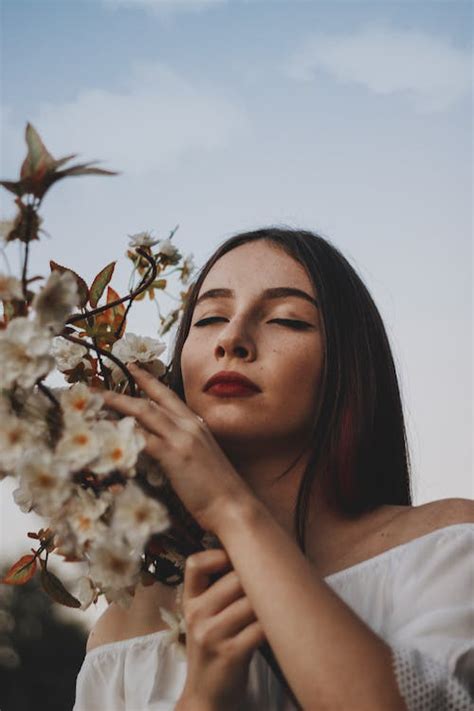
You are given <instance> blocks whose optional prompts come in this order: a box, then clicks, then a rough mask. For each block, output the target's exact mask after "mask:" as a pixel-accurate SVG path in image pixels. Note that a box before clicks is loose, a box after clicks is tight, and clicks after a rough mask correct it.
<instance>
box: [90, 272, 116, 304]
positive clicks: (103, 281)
mask: <svg viewBox="0 0 474 711" xmlns="http://www.w3.org/2000/svg"><path fill="white" fill-rule="evenodd" d="M116 264H117V262H111V263H110V264H108V265H107V266H106V267H104V268H103V269H102V271H100V272H99V273H98V274H97V276H96V277H95V279H94V281H93V282H92V286H91V288H90V299H89V303H90V305H91V306H92V308H93V309H95V307H96V306H97V304H98V302H99V299H100V297H101V296H102V294H103V293H104V289H105V287H106V286H107V284H108V283H109V281H110V280H111V279H112V274H113V273H114V269H115V265H116Z"/></svg>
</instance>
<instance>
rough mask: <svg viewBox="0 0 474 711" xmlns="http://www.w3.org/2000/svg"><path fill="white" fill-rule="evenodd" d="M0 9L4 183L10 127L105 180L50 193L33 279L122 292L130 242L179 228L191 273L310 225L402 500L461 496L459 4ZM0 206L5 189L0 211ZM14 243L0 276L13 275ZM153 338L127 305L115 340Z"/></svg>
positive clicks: (300, 2) (468, 143)
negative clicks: (81, 282)
mask: <svg viewBox="0 0 474 711" xmlns="http://www.w3.org/2000/svg"><path fill="white" fill-rule="evenodd" d="M0 12H1V17H0V19H1V36H0V40H1V44H0V61H1V70H0V72H1V73H0V79H1V86H0V90H1V97H0V98H1V107H2V111H1V131H0V151H1V153H0V173H1V176H2V179H17V177H18V174H19V168H20V165H21V162H22V161H23V158H24V156H25V154H26V144H25V140H24V131H25V127H26V123H27V122H28V121H30V122H31V123H32V124H33V125H34V126H35V128H36V129H37V131H38V132H39V133H40V135H41V137H42V139H43V141H44V143H45V144H46V146H47V148H48V150H49V151H50V153H52V155H53V156H54V157H55V158H59V157H62V156H65V155H68V154H71V153H77V154H78V159H77V160H80V161H81V162H85V161H93V160H97V161H100V164H99V165H100V167H103V168H106V169H109V170H116V171H119V172H120V175H118V176H114V177H95V176H93V177H81V178H74V179H72V178H71V179H69V180H64V181H62V182H60V183H58V184H56V185H55V186H54V187H53V188H52V189H51V190H50V192H49V193H48V195H47V196H46V198H45V200H44V203H43V206H42V209H41V213H40V214H41V216H42V217H43V220H44V223H43V227H44V229H45V230H46V231H47V232H48V234H49V237H43V238H42V239H41V241H40V242H35V243H34V244H32V246H31V260H30V269H31V274H39V275H47V274H48V273H49V266H48V263H49V259H54V260H55V261H56V262H59V263H61V264H64V265H66V266H69V267H71V268H73V269H75V270H76V271H77V272H79V273H80V274H81V275H82V276H83V277H84V278H85V279H86V280H87V281H89V283H90V281H91V280H92V278H93V277H94V276H95V274H96V273H97V272H98V271H99V269H100V268H101V267H103V266H105V265H106V264H107V263H109V262H110V261H112V260H116V259H117V260H118V263H117V267H116V272H115V275H114V279H113V281H112V286H113V287H114V288H115V289H116V290H117V291H119V293H124V292H125V291H126V286H127V284H128V278H129V275H130V262H129V261H128V260H127V259H126V257H125V252H126V249H127V245H128V235H130V234H135V233H137V232H141V231H144V230H149V231H151V232H152V234H153V235H155V236H156V237H160V238H162V239H165V238H166V237H168V236H169V234H170V233H171V231H172V230H173V229H174V228H175V227H176V225H179V228H178V230H177V232H176V234H175V235H174V237H173V242H174V243H175V244H176V245H177V246H178V247H179V248H180V250H181V251H182V253H183V254H184V255H187V254H192V255H193V257H194V261H195V263H196V265H197V266H198V267H199V266H201V265H202V264H203V263H204V261H205V260H206V259H207V257H208V256H210V254H211V253H212V252H213V251H214V249H215V248H216V247H217V246H218V245H219V244H220V243H221V242H223V241H224V240H225V239H226V238H228V237H229V236H231V235H232V234H235V233H237V232H240V231H244V230H249V229H257V228H259V227H263V226H270V225H274V226H290V227H297V228H302V229H309V230H312V231H314V232H316V233H317V234H319V235H321V236H323V237H325V238H326V239H328V240H329V241H330V242H331V243H332V244H334V245H335V246H336V247H338V249H340V250H341V251H342V253H343V254H344V255H345V256H346V258H347V259H348V260H349V261H350V263H351V264H352V266H353V267H354V268H355V269H356V270H357V272H358V273H359V275H360V276H361V277H362V279H363V280H364V282H365V284H366V285H367V287H368V289H369V291H370V293H371V294H372V296H373V298H374V300H375V303H376V304H377V306H378V308H379V311H380V313H381V315H382V318H383V320H384V323H385V326H386V329H387V333H388V336H389V340H390V344H391V347H392V352H393V355H394V358H395V362H396V367H397V372H398V377H399V384H400V388H401V393H402V399H403V406H404V413H405V418H406V426H407V430H408V441H409V447H410V452H411V458H412V482H413V492H414V502H413V503H414V504H415V505H421V504H423V503H427V502H429V501H433V500H437V499H442V498H450V497H463V498H473V497H474V483H473V468H472V394H473V377H472V362H473V361H472V356H473V354H472V308H473V289H472V268H473V259H472V5H471V3H470V2H463V1H456V0H431V1H429V2H426V1H423V2H419V1H418V0H410V1H409V2H408V1H407V0H405V1H403V2H391V1H390V0H388V1H385V0H379V1H378V2H359V1H358V0H351V1H350V2H343V1H340V0H334V1H333V2H329V1H328V2H320V1H319V0H41V2H40V0H0ZM14 207H15V206H14V204H13V201H12V200H11V197H10V194H9V193H7V192H6V191H5V190H2V191H1V195H0V219H9V218H11V217H13V215H14ZM17 247H18V245H17V244H10V245H9V246H8V247H7V248H6V249H5V250H4V253H3V255H2V254H0V260H1V262H0V263H1V266H0V270H2V271H6V270H7V267H8V269H9V270H10V271H11V273H12V274H14V275H17V276H18V275H19V273H20V271H19V270H20V253H19V250H18V249H17ZM174 294H175V298H176V296H177V291H175V292H174ZM174 303H175V302H174V301H173V298H172V295H171V296H169V297H168V296H163V300H162V302H160V304H162V306H163V307H164V312H165V313H166V312H167V310H169V309H170V308H172V307H173V305H174ZM157 328H158V320H157V314H156V308H155V305H154V304H153V303H151V302H150V303H145V302H143V301H142V302H140V303H139V304H138V305H136V310H135V311H134V310H133V309H132V311H131V312H130V318H129V321H128V330H129V331H132V332H135V333H141V334H142V335H147V336H151V337H155V336H156V334H157ZM172 335H173V333H172V334H171V335H170V337H169V339H168V340H167V342H168V343H169V342H170V339H171V338H172ZM168 352H169V351H167V353H168ZM167 353H165V355H164V359H165V360H166V355H167ZM58 384H62V381H61V380H60V381H58ZM13 488H14V486H13V485H12V483H11V482H10V481H8V480H5V481H4V482H2V484H1V485H0V497H1V498H0V513H1V516H2V519H1V522H0V536H1V541H0V543H1V548H2V553H3V555H4V556H8V558H10V557H11V556H14V555H16V554H18V555H20V554H22V553H24V552H28V550H29V545H28V539H26V537H25V534H26V531H28V530H33V529H35V526H36V523H37V522H38V520H37V519H36V518H35V516H33V515H31V514H29V515H26V514H23V513H21V512H20V511H19V510H18V509H17V508H16V507H15V505H14V504H13V503H12V498H11V492H12V489H13Z"/></svg>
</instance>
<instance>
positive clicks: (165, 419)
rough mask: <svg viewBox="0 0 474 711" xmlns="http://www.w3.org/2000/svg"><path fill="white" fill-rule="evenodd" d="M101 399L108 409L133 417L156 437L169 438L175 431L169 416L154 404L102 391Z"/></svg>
mask: <svg viewBox="0 0 474 711" xmlns="http://www.w3.org/2000/svg"><path fill="white" fill-rule="evenodd" d="M103 398H104V401H105V403H106V404H107V406H108V407H111V408H112V409H114V410H118V411H119V412H121V413H123V414H124V415H130V416H131V417H135V419H136V420H138V422H140V424H142V425H143V426H144V427H146V428H147V429H148V430H149V431H150V432H152V433H153V434H155V435H157V436H158V437H167V436H170V435H172V434H173V432H174V431H175V429H176V423H175V422H174V421H173V420H172V417H171V416H170V414H169V413H168V412H167V411H166V410H165V409H164V408H162V407H160V406H159V405H157V404H156V403H152V402H148V401H147V400H145V399H144V398H137V397H130V396H129V395H121V394H120V393H116V392H112V391H111V390H106V391H104V393H103Z"/></svg>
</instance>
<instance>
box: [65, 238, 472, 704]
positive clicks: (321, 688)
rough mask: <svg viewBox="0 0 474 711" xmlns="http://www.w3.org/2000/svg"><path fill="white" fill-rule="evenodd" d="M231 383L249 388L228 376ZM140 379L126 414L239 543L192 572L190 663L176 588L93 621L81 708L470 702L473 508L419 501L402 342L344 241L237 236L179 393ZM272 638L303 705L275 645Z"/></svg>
mask: <svg viewBox="0 0 474 711" xmlns="http://www.w3.org/2000/svg"><path fill="white" fill-rule="evenodd" d="M222 371H224V373H225V372H227V380H229V378H230V379H232V378H235V373H237V374H238V375H240V376H244V377H245V378H247V379H249V380H250V381H251V385H250V387H249V388H244V387H242V384H240V386H239V385H237V384H236V383H235V382H234V384H233V385H232V384H231V383H229V382H227V385H226V384H225V383H224V382H223V381H224V380H225V379H226V376H225V374H224V376H221V378H220V383H219V382H217V383H216V384H214V385H213V384H212V382H211V383H210V382H209V380H210V379H211V378H213V377H214V376H216V374H219V373H222ZM229 371H230V372H231V375H230V376H229V375H228V373H229ZM232 373H233V374H234V375H232ZM133 375H134V377H135V378H136V380H137V382H138V384H139V386H140V388H141V389H142V390H143V391H144V392H145V394H146V395H147V397H148V399H149V401H150V402H149V403H148V404H146V403H145V401H143V400H138V399H133V398H130V397H128V396H124V395H118V394H114V393H108V394H106V402H107V404H108V406H110V407H112V408H114V409H116V410H117V411H119V412H121V413H123V414H127V415H135V416H136V418H137V421H138V422H139V423H140V428H141V430H142V432H143V433H144V435H145V438H146V441H147V447H146V451H147V452H148V453H149V454H150V455H152V456H155V457H156V458H157V459H158V460H159V461H160V464H161V465H162V467H163V469H164V470H165V471H166V473H167V475H168V477H169V479H170V481H171V483H172V485H173V487H174V488H175V491H176V492H177V494H178V495H179V496H180V498H181V499H182V501H183V503H184V504H185V506H186V507H187V508H188V510H189V511H190V512H191V513H192V515H193V516H194V517H195V519H196V520H197V521H198V523H199V524H200V525H201V526H202V528H204V529H205V530H208V531H211V532H213V533H214V534H215V535H216V536H217V537H218V538H219V540H220V542H221V543H222V546H223V550H208V551H204V552H202V553H198V554H195V555H193V556H191V557H190V558H189V559H188V561H187V565H186V572H185V580H184V591H183V599H182V609H183V612H184V617H185V620H186V627H187V647H186V660H182V659H180V658H179V656H178V655H177V650H176V645H171V644H168V642H167V641H166V640H167V634H166V633H165V628H166V625H165V624H164V622H163V620H162V619H161V617H160V615H159V611H158V610H159V606H160V605H163V604H165V605H168V606H169V605H170V603H171V600H170V591H169V590H166V589H165V587H164V586H161V585H159V584H156V585H153V586H152V587H151V588H146V589H145V588H141V589H139V590H137V593H136V595H135V598H134V601H133V604H132V606H131V608H130V610H129V611H127V612H124V611H123V610H122V609H119V608H117V607H116V606H114V605H111V606H109V608H108V610H107V611H106V612H105V613H104V615H103V617H102V618H101V619H100V620H99V621H98V623H97V625H96V627H95V629H94V630H93V631H92V633H91V635H90V639H89V646H88V649H89V651H88V654H87V655H86V659H85V662H84V665H83V668H82V670H81V673H80V675H79V678H78V685H77V699H76V706H75V710H76V711H93V709H99V708H100V709H101V711H118V709H127V710H129V711H131V710H132V709H133V711H136V710H138V709H145V708H147V709H172V708H176V709H179V710H180V711H187V710H188V709H189V710H191V711H200V710H203V711H204V709H205V710H206V711H210V710H211V709H212V710H219V711H221V710H222V711H224V710H228V709H229V710H230V709H239V708H241V709H251V708H255V709H260V710H262V709H263V710H264V709H268V710H273V709H290V708H294V706H295V705H299V706H300V707H302V708H303V709H315V710H316V709H329V710H331V709H344V708H348V709H349V708H350V709H351V710H352V711H358V710H359V709H360V710H363V711H370V710H371V709H374V710H375V709H377V710H379V709H384V710H387V711H390V710H391V709H393V710H395V709H397V710H398V709H405V708H409V709H415V708H416V709H425V708H426V709H435V708H440V709H441V708H445V707H446V708H447V706H436V703H438V702H439V700H440V699H444V700H446V699H448V698H450V699H451V698H454V697H455V698H456V703H458V704H459V705H458V706H453V707H452V708H459V709H464V708H466V709H467V708H469V704H470V700H469V693H468V688H467V687H468V685H469V679H468V678H467V677H468V673H467V672H468V671H469V663H470V662H471V661H472V656H470V654H471V652H470V650H471V648H472V647H473V646H474V644H473V641H472V626H473V618H474V611H473V603H472V600H471V599H470V588H469V574H470V571H469V561H470V557H469V553H470V551H471V549H472V544H473V542H474V540H473V539H474V525H473V523H474V514H473V503H472V502H471V501H470V500H468V499H446V500H442V501H437V502H431V503H430V504H426V505H424V506H418V507H414V506H412V498H411V492H410V478H409V462H408V453H407V446H406V437H405V428H404V421H403V413H402V405H401V401H400V394H399V389H398V384H397V377H396V372H395V367H394V363H393V359H392V355H391V351H390V346H389V343H388V339H387V336H386V332H385V329H384V326H383V323H382V320H381V318H380V315H379V313H378V311H377V308H376V306H375V305H374V302H373V301H372V299H371V296H370V294H369V293H368V291H367V289H366V287H365V286H364V284H363V283H362V281H361V280H360V278H359V276H358V275H357V274H356V272H355V271H354V269H353V268H352V267H351V265H350V264H349V263H348V261H347V260H346V259H345V258H344V257H343V256H342V254H341V253H340V252H339V251H338V250H337V249H336V248H335V247H334V246H332V245H331V244H330V243H329V242H328V241H326V240H324V239H322V238H321V237H319V236H317V235H316V234H314V233H311V232H306V231H296V230H285V229H276V228H270V229H262V230H258V231H255V232H250V233H245V234H240V235H236V236H234V237H232V238H230V239H229V240H227V241H226V242H224V244H223V245H221V246H220V247H219V248H218V249H217V250H216V252H215V253H214V255H212V256H211V258H210V259H209V260H208V262H207V263H206V265H205V266H204V267H203V269H202V270H201V273H200V274H199V277H198V278H197V280H196V282H195V284H194V286H193V290H192V291H191V294H190V298H189V300H188V303H187V306H186V309H185V313H184V315H183V318H182V321H181V324H180V327H179V329H178V333H177V337H176V341H175V347H174V355H173V359H172V369H171V375H172V378H171V383H172V387H171V389H169V388H167V387H166V386H165V385H164V384H163V383H161V382H159V381H156V380H154V379H153V378H152V377H151V376H150V375H148V374H147V373H145V372H142V371H140V369H137V368H135V369H133ZM215 379H216V378H215V377H214V380H215ZM217 380H219V377H218V378H217ZM173 391H174V392H173ZM471 563H472V560H471ZM471 570H472V567H471ZM216 572H220V573H222V572H224V573H225V574H224V575H222V577H221V578H220V579H219V580H217V582H214V583H213V584H212V583H211V577H210V576H211V575H212V574H214V573H216ZM448 581H449V583H450V585H451V589H450V592H449V594H448V591H447V582H448ZM453 590H454V592H453ZM264 640H268V642H269V644H270V646H271V648H272V650H273V652H274V654H275V656H276V658H277V660H278V662H279V665H280V668H281V670H282V672H283V674H284V675H285V678H286V680H287V682H288V684H289V687H290V689H291V692H292V693H293V695H294V697H293V698H294V700H295V703H293V702H292V701H291V700H290V698H289V696H288V694H285V693H284V692H283V689H282V687H281V685H279V684H278V683H277V682H276V681H275V678H274V677H273V675H272V674H271V673H270V671H269V668H268V665H266V663H265V662H264V660H263V659H262V657H261V656H260V655H258V654H255V651H256V650H257V649H258V647H259V646H260V645H261V644H262V642H263V641H264ZM466 670H467V671H466ZM418 692H420V693H422V694H423V698H424V701H423V703H424V704H425V705H424V706H423V705H420V704H421V700H420V699H421V697H420V696H418ZM426 704H429V705H426Z"/></svg>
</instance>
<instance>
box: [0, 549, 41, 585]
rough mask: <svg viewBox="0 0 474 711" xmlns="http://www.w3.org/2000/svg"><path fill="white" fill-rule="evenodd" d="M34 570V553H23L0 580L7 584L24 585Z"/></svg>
mask: <svg viewBox="0 0 474 711" xmlns="http://www.w3.org/2000/svg"><path fill="white" fill-rule="evenodd" d="M35 572H36V558H35V556H34V555H24V556H23V557H22V558H20V560H17V562H16V563H15V564H14V565H12V567H11V568H10V570H9V571H8V572H7V574H6V575H5V577H4V578H2V580H1V581H0V582H2V583H6V584H7V585H24V584H25V583H27V582H28V580H30V579H31V578H32V577H33V575H34V574H35Z"/></svg>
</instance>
